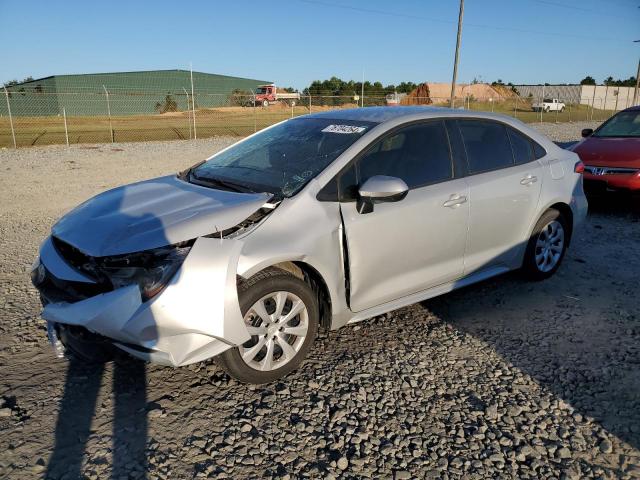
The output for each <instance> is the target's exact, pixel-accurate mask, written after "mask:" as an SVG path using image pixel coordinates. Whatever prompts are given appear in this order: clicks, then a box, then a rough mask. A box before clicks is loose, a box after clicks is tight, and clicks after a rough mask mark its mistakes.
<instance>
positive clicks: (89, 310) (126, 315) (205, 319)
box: [40, 237, 250, 366]
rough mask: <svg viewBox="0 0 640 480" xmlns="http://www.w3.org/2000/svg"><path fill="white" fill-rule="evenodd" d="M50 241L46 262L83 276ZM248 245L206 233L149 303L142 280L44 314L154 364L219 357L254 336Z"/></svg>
mask: <svg viewBox="0 0 640 480" xmlns="http://www.w3.org/2000/svg"><path fill="white" fill-rule="evenodd" d="M50 243H51V241H50V239H48V240H47V241H45V243H44V244H43V246H42V247H41V251H40V262H42V264H43V265H44V267H45V268H46V269H47V270H48V271H49V272H50V273H51V274H52V275H54V276H56V277H57V278H61V279H67V280H73V281H78V280H79V278H81V277H78V276H77V275H74V273H73V272H74V270H73V269H72V268H71V267H70V266H69V265H68V264H67V263H66V262H65V260H64V259H63V258H62V257H61V256H60V255H59V254H58V253H57V251H56V250H55V249H54V248H53V247H52V246H51V245H50ZM241 249H242V242H241V241H239V240H233V239H225V240H222V241H221V240H220V239H213V238H205V237H201V238H198V239H197V240H196V241H195V243H194V244H193V247H192V248H191V251H190V252H189V255H188V256H187V257H186V259H185V260H184V263H183V264H182V266H181V267H180V269H179V270H178V272H177V273H176V275H175V276H174V277H173V279H172V280H171V281H170V283H169V284H168V285H167V286H166V288H165V289H164V290H163V291H162V292H161V293H159V294H158V295H157V296H155V297H154V298H153V299H151V300H149V301H147V302H143V301H142V298H141V296H140V290H139V288H138V286H137V285H129V286H126V287H122V288H118V289H116V290H113V291H110V292H107V293H101V294H98V295H95V296H92V297H90V298H87V299H85V300H80V301H77V302H73V303H68V302H55V303H49V304H47V305H46V306H45V307H44V309H43V310H42V317H43V318H44V319H45V320H47V321H49V322H56V323H61V324H68V325H79V326H82V327H85V328H87V329H88V330H89V331H91V332H94V333H98V334H100V335H103V336H105V337H108V338H109V339H111V340H113V342H114V344H115V345H116V346H117V347H119V348H121V349H122V350H125V351H126V352H128V353H130V354H131V355H133V356H135V357H138V358H141V359H143V360H147V361H151V362H154V363H159V364H163V365H171V366H181V365H188V364H190V363H194V362H199V361H202V360H205V359H207V358H211V357H213V356H215V355H218V354H220V353H222V352H224V351H225V350H227V349H229V348H231V347H233V346H236V345H240V344H242V343H244V342H246V341H247V340H248V339H249V338H250V335H249V333H248V331H247V329H246V327H245V325H244V322H243V319H242V315H241V313H240V305H239V303H238V293H237V287H236V271H237V264H238V258H239V256H240V251H241ZM70 276H74V278H73V279H71V278H68V277H70Z"/></svg>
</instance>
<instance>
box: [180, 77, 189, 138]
mask: <svg viewBox="0 0 640 480" xmlns="http://www.w3.org/2000/svg"><path fill="white" fill-rule="evenodd" d="M182 91H183V92H184V94H185V95H186V96H187V124H189V140H191V108H189V93H187V89H186V88H184V87H182Z"/></svg>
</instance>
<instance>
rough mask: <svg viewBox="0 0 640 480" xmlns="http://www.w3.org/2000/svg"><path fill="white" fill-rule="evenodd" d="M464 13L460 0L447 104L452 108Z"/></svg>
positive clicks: (461, 0)
mask: <svg viewBox="0 0 640 480" xmlns="http://www.w3.org/2000/svg"><path fill="white" fill-rule="evenodd" d="M463 14H464V0H460V13H459V14H458V38H457V39H456V56H455V59H454V61H453V80H452V81H451V100H450V101H449V106H450V107H451V108H453V106H454V98H455V96H456V77H457V76H458V56H459V54H460V37H461V36H462V16H463Z"/></svg>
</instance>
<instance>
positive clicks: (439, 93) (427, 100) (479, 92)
mask: <svg viewBox="0 0 640 480" xmlns="http://www.w3.org/2000/svg"><path fill="white" fill-rule="evenodd" d="M450 96H451V84H450V83H422V84H420V85H418V88H416V89H415V90H413V91H412V92H411V93H409V94H408V95H407V96H406V97H405V99H403V100H402V102H401V103H402V105H429V104H432V103H445V102H447V101H448V100H449V98H450ZM455 96H456V98H466V97H469V96H470V97H473V98H474V99H476V100H480V101H487V100H489V99H493V100H506V99H507V98H513V97H515V96H516V94H515V93H514V92H513V91H512V90H511V89H510V88H509V87H507V86H504V85H496V86H492V85H489V84H487V83H472V84H457V85H456V90H455Z"/></svg>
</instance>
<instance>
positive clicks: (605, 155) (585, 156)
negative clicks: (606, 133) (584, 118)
mask: <svg viewBox="0 0 640 480" xmlns="http://www.w3.org/2000/svg"><path fill="white" fill-rule="evenodd" d="M573 151H574V152H575V153H577V154H578V156H580V160H582V162H583V163H584V164H585V165H594V166H598V167H608V166H613V167H626V168H640V138H602V137H589V138H585V139H584V140H583V141H582V142H580V143H579V144H578V145H576V146H575V147H573Z"/></svg>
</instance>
